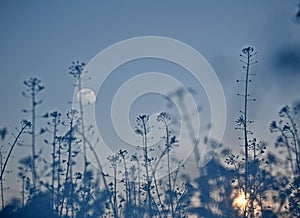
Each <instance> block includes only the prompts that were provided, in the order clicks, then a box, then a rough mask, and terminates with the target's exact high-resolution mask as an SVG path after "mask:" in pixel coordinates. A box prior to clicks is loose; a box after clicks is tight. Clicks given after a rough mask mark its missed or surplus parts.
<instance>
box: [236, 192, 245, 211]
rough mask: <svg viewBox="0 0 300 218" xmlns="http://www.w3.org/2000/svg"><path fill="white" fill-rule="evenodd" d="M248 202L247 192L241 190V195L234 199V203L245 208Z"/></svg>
mask: <svg viewBox="0 0 300 218" xmlns="http://www.w3.org/2000/svg"><path fill="white" fill-rule="evenodd" d="M246 204H247V199H246V196H245V193H244V192H243V191H241V192H240V193H239V195H238V196H237V197H236V198H235V199H234V201H233V205H234V206H237V207H242V208H244V207H245V206H246Z"/></svg>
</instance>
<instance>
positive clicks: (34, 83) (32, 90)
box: [22, 78, 48, 192]
mask: <svg viewBox="0 0 300 218" xmlns="http://www.w3.org/2000/svg"><path fill="white" fill-rule="evenodd" d="M24 85H25V91H23V92H22V94H23V96H24V97H27V98H29V99H30V100H31V108H30V110H23V112H25V113H31V123H32V127H31V133H30V134H31V147H32V158H31V162H32V163H31V173H32V185H33V192H35V190H36V184H37V179H38V178H37V168H36V159H37V158H38V155H37V153H36V134H37V133H36V118H37V117H38V115H37V114H36V108H37V106H38V105H40V104H41V103H42V100H37V95H38V94H39V93H40V92H41V91H42V90H44V89H45V87H44V86H43V85H42V84H41V80H39V79H37V78H30V79H29V80H26V81H24ZM44 117H48V114H45V115H44ZM43 132H44V131H43V130H41V133H43Z"/></svg>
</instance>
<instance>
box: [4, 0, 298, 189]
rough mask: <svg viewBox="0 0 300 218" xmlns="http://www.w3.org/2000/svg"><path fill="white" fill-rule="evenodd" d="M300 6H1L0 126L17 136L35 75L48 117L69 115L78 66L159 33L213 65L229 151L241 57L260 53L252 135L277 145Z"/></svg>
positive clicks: (289, 98) (293, 93) (294, 61)
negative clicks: (25, 93)
mask: <svg viewBox="0 0 300 218" xmlns="http://www.w3.org/2000/svg"><path fill="white" fill-rule="evenodd" d="M298 3H299V1H296V0H290V1H283V0H273V1H259V0H255V1H216V0H213V1H151V2H146V1H127V2H121V1H120V2H117V1H115V2H111V1H56V2H51V3H50V2H49V1H3V0H1V1H0V69H1V70H0V71H1V79H0V102H1V109H0V110H1V116H0V126H6V127H8V128H9V131H10V133H11V132H14V128H15V127H17V126H19V122H20V120H22V119H24V118H29V117H28V116H27V115H24V114H23V113H22V112H21V109H23V108H26V107H27V108H28V107H29V105H30V104H29V101H28V99H25V98H24V97H22V95H21V92H22V90H23V87H24V86H23V81H24V80H26V79H28V78H30V77H31V76H36V77H38V78H40V79H41V80H42V82H43V84H44V85H45V88H46V90H45V91H43V92H42V93H41V95H40V97H41V98H43V99H44V102H43V104H42V105H41V106H40V107H39V111H40V112H41V114H43V113H45V112H48V111H53V110H60V111H61V112H62V113H63V114H65V112H66V111H67V110H68V109H69V108H70V106H71V105H70V104H68V102H69V101H71V99H72V97H73V93H74V87H73V83H74V79H73V78H72V77H71V76H70V75H68V66H69V65H70V64H71V62H72V61H74V60H80V61H83V62H89V61H90V60H91V59H92V58H93V57H94V56H95V55H97V54H98V53H99V52H100V51H102V50H103V49H105V48H106V47H108V46H110V45H112V44H114V43H117V42H119V41H121V40H125V39H128V38H131V37H137V36H147V35H155V36H164V37H170V38H174V39H177V40H179V41H182V42H185V43H187V44H189V45H190V46H192V47H193V48H195V49H196V50H197V51H198V52H200V53H201V54H202V55H203V56H204V57H205V58H206V59H207V60H208V61H209V63H210V64H211V65H212V67H213V68H214V70H215V72H216V74H217V75H218V77H219V79H220V81H221V84H222V86H223V89H224V92H225V97H226V101H227V107H228V108H227V109H228V117H227V119H228V121H227V129H226V132H225V136H224V141H223V142H224V144H225V145H227V146H230V147H238V144H239V142H238V141H237V139H236V138H237V137H238V135H239V133H238V132H236V131H235V130H234V121H235V119H236V118H237V117H238V116H239V111H240V110H241V109H242V108H241V101H242V99H239V98H238V97H237V95H236V93H237V92H238V91H240V90H242V86H241V84H237V83H236V82H235V81H236V80H237V79H240V78H243V76H244V74H243V73H242V70H241V63H240V61H239V53H240V51H241V49H242V48H243V47H245V46H248V45H251V46H254V47H255V49H256V50H257V52H258V55H257V56H256V59H257V60H258V61H259V63H258V64H257V65H255V66H253V68H252V72H253V73H256V74H257V76H256V77H255V78H253V84H251V94H252V96H253V97H255V98H257V102H256V103H254V104H251V106H250V111H251V112H250V118H251V119H253V120H256V121H257V122H256V123H255V125H253V128H252V129H253V131H254V133H255V135H256V136H257V137H258V138H260V139H264V140H265V141H267V142H268V143H272V141H274V137H270V133H269V131H268V126H269V123H270V121H271V120H272V119H275V118H276V117H277V112H278V110H279V108H280V107H281V106H283V105H285V104H291V103H293V102H295V101H297V100H299V99H300V96H299V91H300V86H299V83H300V24H299V23H298V24H297V23H295V22H294V21H293V16H294V14H295V13H296V10H297V5H298ZM146 66H147V65H146ZM125 69H126V68H125ZM145 70H148V68H146V69H145ZM115 79H116V78H115ZM112 82H113V80H112ZM187 83H188V80H187ZM115 84H118V83H117V82H116V83H115ZM107 92H109V88H108V89H107ZM202 106H203V107H204V108H205V107H206V106H207V105H202ZM99 107H100V106H99ZM100 108H101V107H100ZM135 110H138V109H135ZM10 141H12V137H11V136H10V137H8V138H7V140H6V141H5V142H1V144H3V145H5V146H7V142H10ZM29 142H30V141H28V143H29ZM29 149H30V148H28V151H29ZM21 156H22V157H23V156H24V149H22V151H21V149H19V147H16V149H15V151H14V158H13V159H12V160H11V162H10V165H9V167H8V168H9V169H10V170H11V169H13V168H14V163H17V162H18V157H21ZM15 173H17V172H16V171H15V170H14V172H13V174H15ZM10 177H11V180H15V177H13V175H10V176H8V178H7V180H9V178H10ZM12 186H13V185H12ZM18 189H19V187H11V190H8V191H7V192H8V193H11V194H12V195H14V194H15V192H14V190H18Z"/></svg>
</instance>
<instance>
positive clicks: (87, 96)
mask: <svg viewBox="0 0 300 218" xmlns="http://www.w3.org/2000/svg"><path fill="white" fill-rule="evenodd" d="M76 98H77V100H78V101H80V98H81V103H82V104H83V105H88V104H94V103H95V101H96V96H95V93H94V92H93V90H91V89H87V88H83V89H81V90H80V91H79V92H77V94H76Z"/></svg>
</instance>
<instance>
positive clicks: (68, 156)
mask: <svg viewBox="0 0 300 218" xmlns="http://www.w3.org/2000/svg"><path fill="white" fill-rule="evenodd" d="M255 54H256V52H255V51H254V50H253V48H251V47H247V48H244V49H243V50H242V52H241V55H240V57H241V60H242V62H243V66H242V67H243V68H242V69H243V71H242V73H241V78H242V79H241V80H238V82H239V83H242V84H243V87H244V92H243V93H240V94H238V95H239V96H240V97H242V98H243V105H241V109H242V110H241V114H240V115H237V117H238V119H237V120H236V126H233V127H232V128H236V129H237V131H241V137H240V138H239V140H237V142H236V145H221V144H220V143H218V142H214V141H213V140H210V139H206V143H209V145H210V147H211V149H214V148H216V147H218V148H219V149H218V152H217V153H216V155H215V156H214V158H213V159H212V160H211V161H210V162H209V163H208V164H207V165H206V166H205V167H201V168H197V170H198V172H193V173H192V174H193V175H195V174H196V175H197V176H192V175H191V172H190V171H189V165H188V164H189V163H188V162H186V163H185V162H182V161H181V160H178V159H176V157H173V156H172V155H170V153H171V151H172V149H174V147H176V146H183V145H181V142H180V141H179V140H177V138H176V135H173V132H172V131H171V129H172V128H171V126H170V125H171V123H172V115H170V114H167V113H165V112H162V113H160V114H159V115H158V116H157V121H158V122H160V123H162V124H163V126H164V128H165V136H164V138H163V143H162V145H161V151H160V156H159V158H154V157H153V155H152V154H153V151H152V150H151V147H150V148H149V147H148V141H147V140H148V134H149V131H150V126H149V116H148V115H139V116H138V117H137V120H136V129H135V133H136V134H137V135H138V136H140V138H141V144H140V149H139V150H138V149H137V152H136V153H129V152H128V151H127V150H122V149H121V150H119V151H117V152H116V153H115V154H113V155H111V156H109V157H107V159H108V162H109V164H110V167H109V169H110V170H109V171H107V170H105V169H104V167H103V165H102V164H103V162H106V160H101V159H100V158H99V157H98V156H97V153H96V152H95V149H97V147H99V146H101V145H99V144H97V140H95V139H94V138H93V127H90V126H85V123H84V107H83V105H82V101H81V98H79V104H80V107H79V108H80V110H79V111H76V110H74V109H70V111H69V112H67V113H66V114H65V115H64V114H61V113H60V112H59V111H52V112H43V113H41V111H39V105H40V104H41V103H42V101H41V100H40V99H39V94H40V92H42V91H44V86H43V85H42V82H41V81H40V80H39V79H37V78H31V79H29V80H27V81H25V82H24V87H25V89H24V92H23V95H24V96H25V97H27V98H28V100H29V101H30V104H31V107H30V108H29V109H26V110H23V112H24V113H26V114H27V115H26V117H30V119H28V120H23V121H22V122H21V124H20V127H19V128H18V132H16V133H15V140H14V141H13V142H12V143H11V144H9V145H8V144H5V145H4V146H3V147H2V151H1V177H0V179H1V197H2V198H1V200H2V204H1V205H2V210H1V212H0V217H6V218H9V217H44V218H46V217H192V216H193V217H224V218H229V217H300V177H299V172H300V139H299V131H298V130H299V129H298V128H299V112H300V103H298V104H297V103H295V104H293V105H291V106H283V107H282V109H281V110H280V111H279V115H278V118H277V119H276V121H272V122H271V123H270V131H271V132H272V133H274V137H276V138H277V141H276V143H275V144H274V145H273V144H266V143H265V142H264V139H257V138H256V137H255V132H254V133H253V132H252V131H251V129H254V126H255V123H253V121H252V120H251V119H249V118H248V110H250V108H249V104H255V102H253V101H255V99H252V98H251V96H250V94H249V93H250V90H251V89H250V88H251V87H250V86H249V85H250V81H251V77H252V76H253V74H254V72H253V73H252V71H255V69H252V68H251V66H252V65H253V64H255V63H256V61H255V59H254V58H255ZM250 68H251V69H250ZM69 70H70V74H71V75H72V76H74V78H75V79H76V81H77V86H78V89H79V90H80V89H81V88H80V86H81V76H82V73H83V70H84V64H83V63H80V62H74V63H72V66H71V67H70V68H69ZM255 73H257V74H258V76H259V72H255ZM243 77H244V78H243ZM233 80H234V78H233ZM70 87H71V86H70ZM178 93H180V90H179V91H178ZM251 102H252V103H251ZM252 108H254V107H251V109H252ZM40 114H42V116H40ZM188 116H189V115H188V114H186V116H185V118H184V119H188ZM41 119H42V120H44V121H43V122H44V123H45V125H44V126H41V125H40V123H42V121H40V120H41ZM38 120H39V121H38ZM255 122H259V120H258V121H255ZM0 133H1V134H0V135H1V138H2V140H4V139H5V137H6V135H7V131H6V129H5V128H3V129H1V131H0ZM190 137H191V141H195V140H196V138H194V137H195V136H193V135H191V136H190ZM21 138H24V139H26V140H27V141H25V140H21ZM28 144H29V146H28ZM240 144H242V145H243V151H242V152H240V153H237V152H235V150H236V149H232V148H234V147H238V146H239V145H240ZM26 145H27V148H28V154H27V155H26V154H24V156H23V157H21V158H20V159H19V160H18V161H19V162H18V164H16V165H17V166H16V169H13V170H14V171H18V178H16V180H19V181H20V193H21V198H14V199H9V200H8V201H7V200H6V199H5V190H4V188H3V187H4V184H5V185H9V184H6V182H5V177H6V175H7V174H9V173H10V172H9V171H7V169H6V166H7V162H9V161H10V160H11V154H12V151H13V150H14V149H18V147H20V146H21V147H24V146H26ZM197 146H200V143H195V151H197ZM43 147H48V149H50V150H51V154H49V153H45V152H44V151H43V149H42V148H43ZM87 152H90V153H91V154H93V155H94V158H93V163H91V162H90V161H91V160H89V159H88V158H87ZM16 160H17V159H16V157H15V158H14V161H16ZM193 160H194V159H193ZM194 161H196V162H197V161H199V160H197V155H195V160H194ZM174 166H176V168H174ZM159 168H160V169H161V168H163V169H164V170H165V171H166V172H167V174H166V176H165V177H163V178H157V174H156V172H157V169H159Z"/></svg>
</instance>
